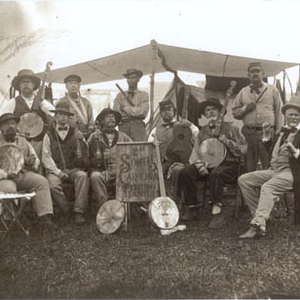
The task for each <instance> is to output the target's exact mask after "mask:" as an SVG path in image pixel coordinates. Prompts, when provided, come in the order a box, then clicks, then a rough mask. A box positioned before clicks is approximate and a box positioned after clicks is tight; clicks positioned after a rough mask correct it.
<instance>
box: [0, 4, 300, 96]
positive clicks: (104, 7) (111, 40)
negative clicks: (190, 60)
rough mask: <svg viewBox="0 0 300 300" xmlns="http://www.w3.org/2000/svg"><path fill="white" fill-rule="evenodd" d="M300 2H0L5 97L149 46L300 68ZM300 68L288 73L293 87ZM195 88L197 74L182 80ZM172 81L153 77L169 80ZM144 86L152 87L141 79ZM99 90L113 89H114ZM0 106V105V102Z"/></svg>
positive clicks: (0, 83)
mask: <svg viewBox="0 0 300 300" xmlns="http://www.w3.org/2000/svg"><path fill="white" fill-rule="evenodd" d="M299 10H300V1H298V0H181V1H178V0H177V1H176V0H175V1H174V0H160V1H154V0H153V1H152V0H139V1H133V0H132V1H129V0H109V1H107V0H93V1H86V0H85V1H81V0H60V1H42V2H41V1H40V2H38V1H33V0H22V1H19V2H8V1H0V94H1V93H2V97H3V94H5V93H7V91H8V88H9V84H10V82H11V79H12V78H13V77H14V76H15V75H16V74H17V72H18V70H20V69H23V68H30V69H32V70H33V71H34V72H41V71H43V70H44V69H45V65H46V63H47V61H52V62H53V68H54V69H55V68H59V67H64V66H67V65H70V64H75V63H79V62H83V61H86V60H91V59H95V58H99V57H103V56H107V55H111V54H114V53H118V52H122V51H126V50H129V49H132V48H135V47H140V46H143V45H146V44H149V43H150V40H152V39H155V40H156V41H157V42H158V43H161V44H167V45H173V46H180V47H184V48H191V49H199V50H206V51H214V52H219V53H224V54H232V55H241V56H249V57H255V58H263V59H272V60H282V61H289V62H299V63H300V51H299V49H298V46H299V42H298V41H297V35H298V32H297V29H298V28H300V18H299V17H298V15H299ZM298 73H299V70H298V68H294V69H293V70H290V71H289V76H290V78H291V82H292V85H293V88H294V90H295V88H296V82H297V80H298ZM180 76H181V77H182V79H183V80H184V81H185V82H187V83H190V84H195V82H196V81H197V80H201V79H203V76H201V75H199V74H189V73H180ZM171 78H172V76H171V75H170V74H158V75H156V80H157V81H170V80H171ZM141 85H142V86H147V85H149V77H148V76H144V77H143V79H142V81H141ZM97 87H112V84H110V83H103V84H100V85H99V84H98V85H97ZM0 100H1V98H0Z"/></svg>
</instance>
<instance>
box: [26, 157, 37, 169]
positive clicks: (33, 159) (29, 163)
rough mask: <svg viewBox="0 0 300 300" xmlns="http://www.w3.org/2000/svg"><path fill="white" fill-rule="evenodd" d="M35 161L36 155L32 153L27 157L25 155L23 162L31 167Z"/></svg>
mask: <svg viewBox="0 0 300 300" xmlns="http://www.w3.org/2000/svg"><path fill="white" fill-rule="evenodd" d="M35 161H36V157H35V156H34V155H30V156H29V157H25V162H24V164H25V165H26V166H28V167H33V166H34V164H35Z"/></svg>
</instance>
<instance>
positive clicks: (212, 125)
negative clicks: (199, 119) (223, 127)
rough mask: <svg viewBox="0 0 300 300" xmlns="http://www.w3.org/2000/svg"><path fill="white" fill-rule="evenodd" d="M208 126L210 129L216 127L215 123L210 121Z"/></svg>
mask: <svg viewBox="0 0 300 300" xmlns="http://www.w3.org/2000/svg"><path fill="white" fill-rule="evenodd" d="M208 126H209V128H210V129H215V128H216V124H212V123H210V124H208Z"/></svg>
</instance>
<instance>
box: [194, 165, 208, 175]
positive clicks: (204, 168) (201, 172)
mask: <svg viewBox="0 0 300 300" xmlns="http://www.w3.org/2000/svg"><path fill="white" fill-rule="evenodd" d="M195 167H196V168H197V170H198V173H199V175H200V176H205V175H208V173H209V172H208V170H207V164H204V163H202V162H197V163H195Z"/></svg>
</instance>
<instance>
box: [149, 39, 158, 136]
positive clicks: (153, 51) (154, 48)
mask: <svg viewBox="0 0 300 300" xmlns="http://www.w3.org/2000/svg"><path fill="white" fill-rule="evenodd" d="M150 45H151V54H152V55H151V75H150V120H149V125H150V126H149V133H150V132H151V130H152V128H153V117H154V116H153V115H154V83H155V82H154V77H155V66H156V63H157V61H158V44H157V42H156V41H155V40H152V41H151V42H150Z"/></svg>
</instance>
